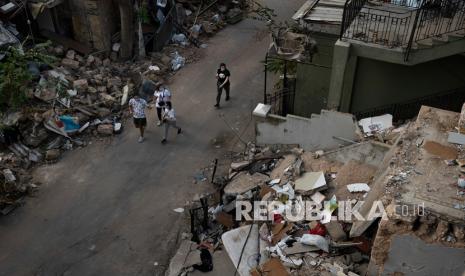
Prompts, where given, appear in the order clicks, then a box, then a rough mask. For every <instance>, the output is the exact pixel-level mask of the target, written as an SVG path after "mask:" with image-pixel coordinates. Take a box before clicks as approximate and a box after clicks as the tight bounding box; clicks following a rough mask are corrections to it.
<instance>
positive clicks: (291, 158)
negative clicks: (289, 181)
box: [270, 154, 297, 179]
mask: <svg viewBox="0 0 465 276" xmlns="http://www.w3.org/2000/svg"><path fill="white" fill-rule="evenodd" d="M296 160H297V157H296V156H295V155H293V154H288V155H285V156H284V159H281V160H279V162H278V164H276V166H275V168H274V169H273V171H271V174H270V178H271V179H278V178H279V179H284V178H285V177H284V175H285V174H286V170H287V168H289V167H291V166H292V164H294V163H295V161H296Z"/></svg>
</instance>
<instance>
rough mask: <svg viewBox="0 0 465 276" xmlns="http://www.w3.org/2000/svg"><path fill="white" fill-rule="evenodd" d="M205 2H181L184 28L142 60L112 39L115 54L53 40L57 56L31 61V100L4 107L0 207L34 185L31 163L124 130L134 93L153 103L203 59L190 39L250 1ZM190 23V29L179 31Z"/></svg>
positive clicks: (51, 49)
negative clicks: (122, 53) (128, 57)
mask: <svg viewBox="0 0 465 276" xmlns="http://www.w3.org/2000/svg"><path fill="white" fill-rule="evenodd" d="M203 2H204V1H178V4H177V5H178V6H177V8H178V9H179V10H180V11H181V12H182V13H183V14H184V15H185V17H184V18H183V19H182V23H183V24H182V25H183V26H184V27H182V26H177V27H176V30H178V31H179V32H177V33H174V34H173V39H172V42H173V44H169V45H166V46H165V47H164V48H163V49H162V50H161V51H159V52H150V53H148V55H147V57H146V58H144V59H141V60H138V61H130V62H122V61H119V60H118V55H117V54H115V53H117V52H118V51H119V43H115V44H114V45H113V47H112V52H111V54H107V53H103V52H96V53H94V54H89V55H82V54H80V53H79V52H77V51H75V50H73V49H69V48H65V46H62V45H56V44H55V45H52V44H48V45H47V46H46V47H45V53H44V54H47V55H49V56H51V57H54V58H55V57H56V58H57V61H56V62H54V63H51V64H44V63H40V62H34V61H31V62H28V65H27V70H28V73H29V74H30V75H31V79H32V80H31V81H30V82H28V92H27V95H26V96H27V100H26V105H24V106H22V107H21V108H20V109H9V110H5V111H4V113H3V114H2V115H1V118H0V125H1V136H2V137H1V138H2V139H1V142H2V143H1V144H2V146H3V149H2V151H1V152H0V153H1V154H2V155H1V159H0V166H2V169H5V170H7V171H4V174H3V175H4V179H2V180H1V181H2V183H3V186H2V189H1V190H0V210H4V213H7V212H9V211H10V210H12V207H14V206H17V205H18V204H19V203H20V202H21V200H22V198H23V196H24V195H26V194H28V193H29V192H30V191H31V190H33V189H32V188H34V189H35V188H36V187H37V186H36V184H33V183H30V177H29V176H28V171H29V169H30V168H31V167H32V166H33V165H35V164H41V163H43V162H55V161H57V160H58V159H59V158H60V156H61V154H62V153H63V152H64V151H67V150H72V149H75V148H79V147H83V146H86V145H87V144H88V143H89V142H90V141H91V140H92V139H94V138H93V137H97V138H98V139H107V138H108V137H111V136H113V135H115V134H119V133H121V132H122V131H123V125H122V121H123V120H124V119H125V118H126V117H127V112H126V110H127V103H128V101H129V99H130V97H131V96H132V95H133V94H135V93H138V94H140V95H141V96H142V97H143V98H145V99H147V100H149V101H151V100H152V94H153V90H154V87H155V85H156V84H158V83H168V82H169V79H170V77H171V76H172V75H174V74H175V72H176V71H177V70H179V69H180V68H181V67H183V66H184V65H185V64H188V63H191V62H195V61H196V60H198V59H199V55H198V53H197V50H196V49H195V47H190V46H193V45H192V44H191V43H189V39H190V40H191V41H196V42H198V40H197V38H198V37H199V36H200V35H206V36H211V35H213V34H214V33H215V32H217V31H219V30H220V29H221V28H223V27H224V26H225V24H226V22H230V23H233V22H232V21H231V20H232V18H233V17H234V13H235V12H239V13H240V15H241V16H240V17H241V18H242V9H243V8H244V7H245V4H244V3H243V1H213V2H210V4H208V5H203V6H201V4H202V3H203ZM187 27H189V28H188V29H189V30H188V31H189V33H183V32H181V31H182V30H183V29H185V28H187ZM188 38H189V39H188ZM192 39H193V40H192ZM205 45H206V44H205ZM196 46H200V45H196ZM11 47H19V46H18V45H16V46H15V45H13V46H11ZM3 57H4V56H2V58H3ZM6 172H8V173H6Z"/></svg>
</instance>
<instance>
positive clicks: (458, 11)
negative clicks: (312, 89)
mask: <svg viewBox="0 0 465 276" xmlns="http://www.w3.org/2000/svg"><path fill="white" fill-rule="evenodd" d="M464 37H465V0H423V1H422V0H419V1H417V0H393V1H391V2H371V1H366V0H348V1H347V2H346V3H345V5H344V12H343V19H342V24H341V34H340V38H341V40H352V41H360V42H363V43H368V44H374V45H380V46H383V47H387V48H391V49H398V50H401V51H402V52H403V53H404V60H405V61H407V60H408V57H409V53H410V51H411V50H420V49H425V48H432V47H435V46H436V45H441V44H445V43H448V42H451V41H456V40H460V39H463V38H464Z"/></svg>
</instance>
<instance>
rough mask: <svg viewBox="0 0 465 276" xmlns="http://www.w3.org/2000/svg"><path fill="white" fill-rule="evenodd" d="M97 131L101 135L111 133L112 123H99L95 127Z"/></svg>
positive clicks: (109, 134)
mask: <svg viewBox="0 0 465 276" xmlns="http://www.w3.org/2000/svg"><path fill="white" fill-rule="evenodd" d="M97 132H98V134H100V135H103V136H111V135H113V125H112V124H100V125H98V127H97Z"/></svg>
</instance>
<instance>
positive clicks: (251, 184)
mask: <svg viewBox="0 0 465 276" xmlns="http://www.w3.org/2000/svg"><path fill="white" fill-rule="evenodd" d="M268 180H269V177H268V176H266V175H263V174H261V173H255V174H253V175H249V174H247V173H244V172H241V173H239V174H238V175H237V176H236V177H234V178H233V180H232V181H231V182H230V183H228V185H226V187H225V188H224V193H225V194H226V195H239V194H243V193H246V192H248V191H250V190H252V189H254V188H256V187H258V185H259V184H260V183H263V182H266V181H268Z"/></svg>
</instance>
